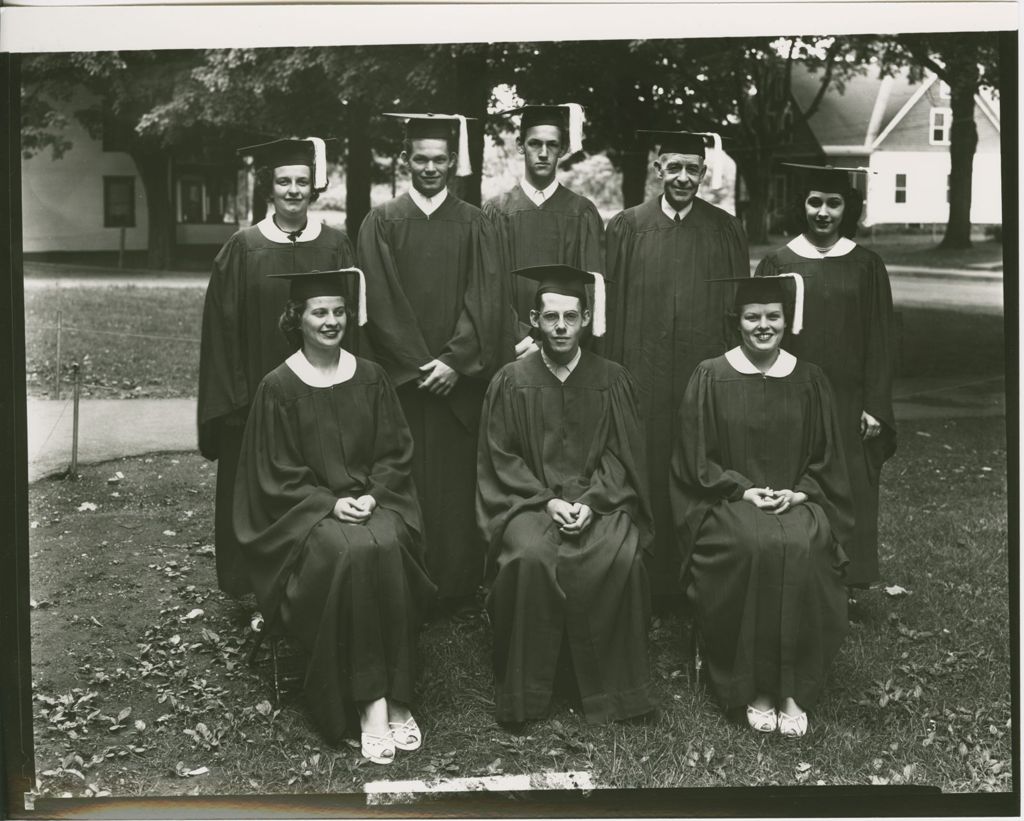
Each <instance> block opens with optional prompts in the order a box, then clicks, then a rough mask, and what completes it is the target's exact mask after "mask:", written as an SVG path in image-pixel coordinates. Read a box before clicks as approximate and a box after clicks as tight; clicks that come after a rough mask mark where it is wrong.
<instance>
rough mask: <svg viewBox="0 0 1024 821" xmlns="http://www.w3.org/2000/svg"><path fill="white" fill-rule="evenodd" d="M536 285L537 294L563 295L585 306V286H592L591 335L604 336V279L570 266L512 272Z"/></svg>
mask: <svg viewBox="0 0 1024 821" xmlns="http://www.w3.org/2000/svg"><path fill="white" fill-rule="evenodd" d="M512 273H513V274H516V275H517V276H521V277H525V278H526V279H532V280H533V281H534V282H536V283H537V293H538V294H565V295H566V296H574V297H576V298H577V299H579V300H580V302H581V303H582V304H584V305H586V304H587V286H588V285H591V284H592V285H593V286H594V306H593V311H592V314H593V318H594V325H593V333H594V336H604V330H605V322H604V301H605V296H604V277H603V276H602V275H601V274H598V273H596V272H588V271H584V270H582V269H581V268H575V267H573V266H572V265H533V266H531V267H529V268H519V269H517V270H515V271H513V272H512Z"/></svg>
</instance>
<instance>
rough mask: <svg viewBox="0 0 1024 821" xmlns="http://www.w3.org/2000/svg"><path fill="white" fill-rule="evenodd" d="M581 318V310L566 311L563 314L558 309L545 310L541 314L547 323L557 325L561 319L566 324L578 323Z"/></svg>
mask: <svg viewBox="0 0 1024 821" xmlns="http://www.w3.org/2000/svg"><path fill="white" fill-rule="evenodd" d="M580 319H581V315H580V312H579V311H565V312H564V313H561V314H560V313H558V311H545V312H544V313H542V314H541V315H540V321H541V322H543V323H544V324H545V325H557V324H558V323H559V321H561V322H564V323H565V324H566V325H577V324H579V322H580Z"/></svg>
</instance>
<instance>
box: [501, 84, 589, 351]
mask: <svg viewBox="0 0 1024 821" xmlns="http://www.w3.org/2000/svg"><path fill="white" fill-rule="evenodd" d="M502 113H503V114H505V115H509V116H510V115H514V114H520V115H521V119H520V122H519V135H518V137H517V138H516V149H517V150H518V151H519V153H520V154H521V155H522V156H523V165H524V172H525V176H524V179H523V180H522V181H521V182H520V183H519V184H518V185H517V186H516V187H515V188H513V189H512V190H511V191H508V192H506V193H504V194H501V195H500V196H498V197H496V198H495V199H492V200H490V201H489V202H486V203H484V207H483V212H484V214H485V215H486V216H487V217H488V219H490V220H491V222H493V223H494V225H495V226H496V227H497V228H498V236H499V240H500V243H501V252H502V267H503V268H504V269H505V270H506V271H509V272H511V271H513V270H515V269H517V268H525V267H527V266H531V265H549V264H555V263H560V264H564V265H572V266H575V267H576V268H582V269H583V270H584V271H599V272H603V271H604V259H603V249H602V241H603V237H604V226H603V224H602V222H601V215H600V214H598V212H597V206H595V205H594V203H592V202H591V201H590V200H588V199H587V198H586V197H582V196H580V195H579V194H576V193H574V192H573V191H570V190H569V189H568V188H566V187H565V186H563V185H561V184H559V182H558V180H557V179H556V172H557V170H558V162H559V160H560V159H561V158H562V157H564V156H565V155H566V154H567V153H568V154H575V153H577V152H579V151H582V150H583V109H582V108H581V107H580V106H579V105H577V104H575V103H569V104H565V105H528V106H523V107H521V108H516V109H512V110H510V111H505V112H502ZM509 276H510V287H511V289H512V300H513V310H514V311H515V320H514V321H515V325H516V354H517V356H524V355H526V354H527V353H529V352H531V351H533V350H535V349H536V347H537V345H536V343H535V342H534V339H533V334H532V328H531V326H530V311H531V310H532V308H533V299H534V288H533V287H531V286H532V283H531V282H529V281H528V280H524V279H523V278H521V277H517V276H513V275H511V274H510V275H509Z"/></svg>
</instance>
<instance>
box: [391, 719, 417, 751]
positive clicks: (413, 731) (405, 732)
mask: <svg viewBox="0 0 1024 821" xmlns="http://www.w3.org/2000/svg"><path fill="white" fill-rule="evenodd" d="M388 727H390V728H391V736H392V738H393V739H394V740H395V746H396V747H397V748H398V749H399V750H405V751H406V752H412V751H413V750H418V749H419V748H420V745H421V744H422V743H423V733H421V732H420V725H419V724H417V723H416V719H415V718H413V717H412V716H409V717H408V718H407V719H406V720H405V721H389V722H388Z"/></svg>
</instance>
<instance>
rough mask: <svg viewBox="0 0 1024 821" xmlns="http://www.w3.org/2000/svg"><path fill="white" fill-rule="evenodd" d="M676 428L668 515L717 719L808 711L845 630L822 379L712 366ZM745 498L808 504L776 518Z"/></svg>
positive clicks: (839, 456)
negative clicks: (776, 494) (769, 709)
mask: <svg viewBox="0 0 1024 821" xmlns="http://www.w3.org/2000/svg"><path fill="white" fill-rule="evenodd" d="M678 425H679V434H678V436H677V437H676V440H675V447H674V449H673V455H672V478H671V487H670V491H671V496H672V506H673V511H674V514H675V522H676V533H677V537H678V539H679V545H680V547H681V550H682V563H683V568H682V569H683V579H684V582H685V583H686V584H687V595H688V598H689V600H690V602H691V605H692V606H693V609H694V612H695V614H696V619H697V625H698V629H699V634H700V636H701V639H702V654H703V657H704V659H705V663H706V665H707V669H708V672H709V677H710V681H711V684H712V686H713V688H714V691H715V693H716V695H717V696H718V698H719V700H720V701H721V702H722V704H723V705H724V706H726V707H736V706H741V705H744V704H749V703H750V702H751V701H752V700H753V698H754V696H755V695H756V694H757V693H765V694H768V695H771V696H774V697H776V698H781V697H786V696H789V697H792V698H794V699H795V700H796V702H797V703H798V704H800V705H801V706H802V707H803V708H805V709H810V708H812V707H814V705H815V704H816V703H817V699H818V695H819V693H820V690H821V687H822V684H823V682H824V679H825V675H826V673H827V670H828V666H829V663H830V662H831V660H832V658H833V657H834V655H835V653H836V652H837V651H838V649H839V646H840V644H841V643H842V640H843V637H844V635H845V633H846V629H847V619H846V589H845V586H844V582H843V578H842V567H843V566H844V565H845V564H846V562H847V561H848V559H847V558H846V554H845V553H844V552H843V548H842V545H844V544H846V542H847V540H848V538H849V535H850V532H851V528H852V517H851V502H850V488H849V484H848V481H847V476H846V467H845V464H844V458H843V451H842V445H841V442H840V437H839V432H838V421H837V417H836V413H835V408H834V403H833V399H832V391H831V388H830V387H829V384H828V380H827V379H826V378H825V376H824V374H823V373H822V372H821V370H820V369H819V368H818V367H817V366H816V365H813V364H811V363H807V362H802V361H798V362H797V363H796V367H795V369H794V370H793V371H792V373H791V374H789V375H788V376H777V377H776V376H763V375H761V374H760V373H754V374H746V373H740V372H738V371H737V370H735V369H734V368H733V367H732V365H730V364H729V362H728V361H727V359H726V357H725V356H720V357H718V358H716V359H711V360H707V361H706V362H702V363H701V364H700V366H699V367H698V368H697V370H696V371H695V372H694V374H693V378H692V379H691V380H690V384H689V386H688V387H687V389H686V395H685V396H684V398H683V402H682V405H681V406H680V409H679V416H678ZM751 487H771V488H775V489H779V490H782V489H789V490H794V491H802V492H803V493H806V494H807V497H808V499H807V502H805V503H804V504H800V505H797V506H795V507H793V508H790V509H789V510H788V511H786V512H785V513H782V514H779V515H775V514H771V513H767V512H765V511H762V510H760V509H758V508H757V507H755V506H754V505H753V504H751V503H750V502H747V501H744V500H743V492H744V491H745V490H747V489H749V488H751Z"/></svg>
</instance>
